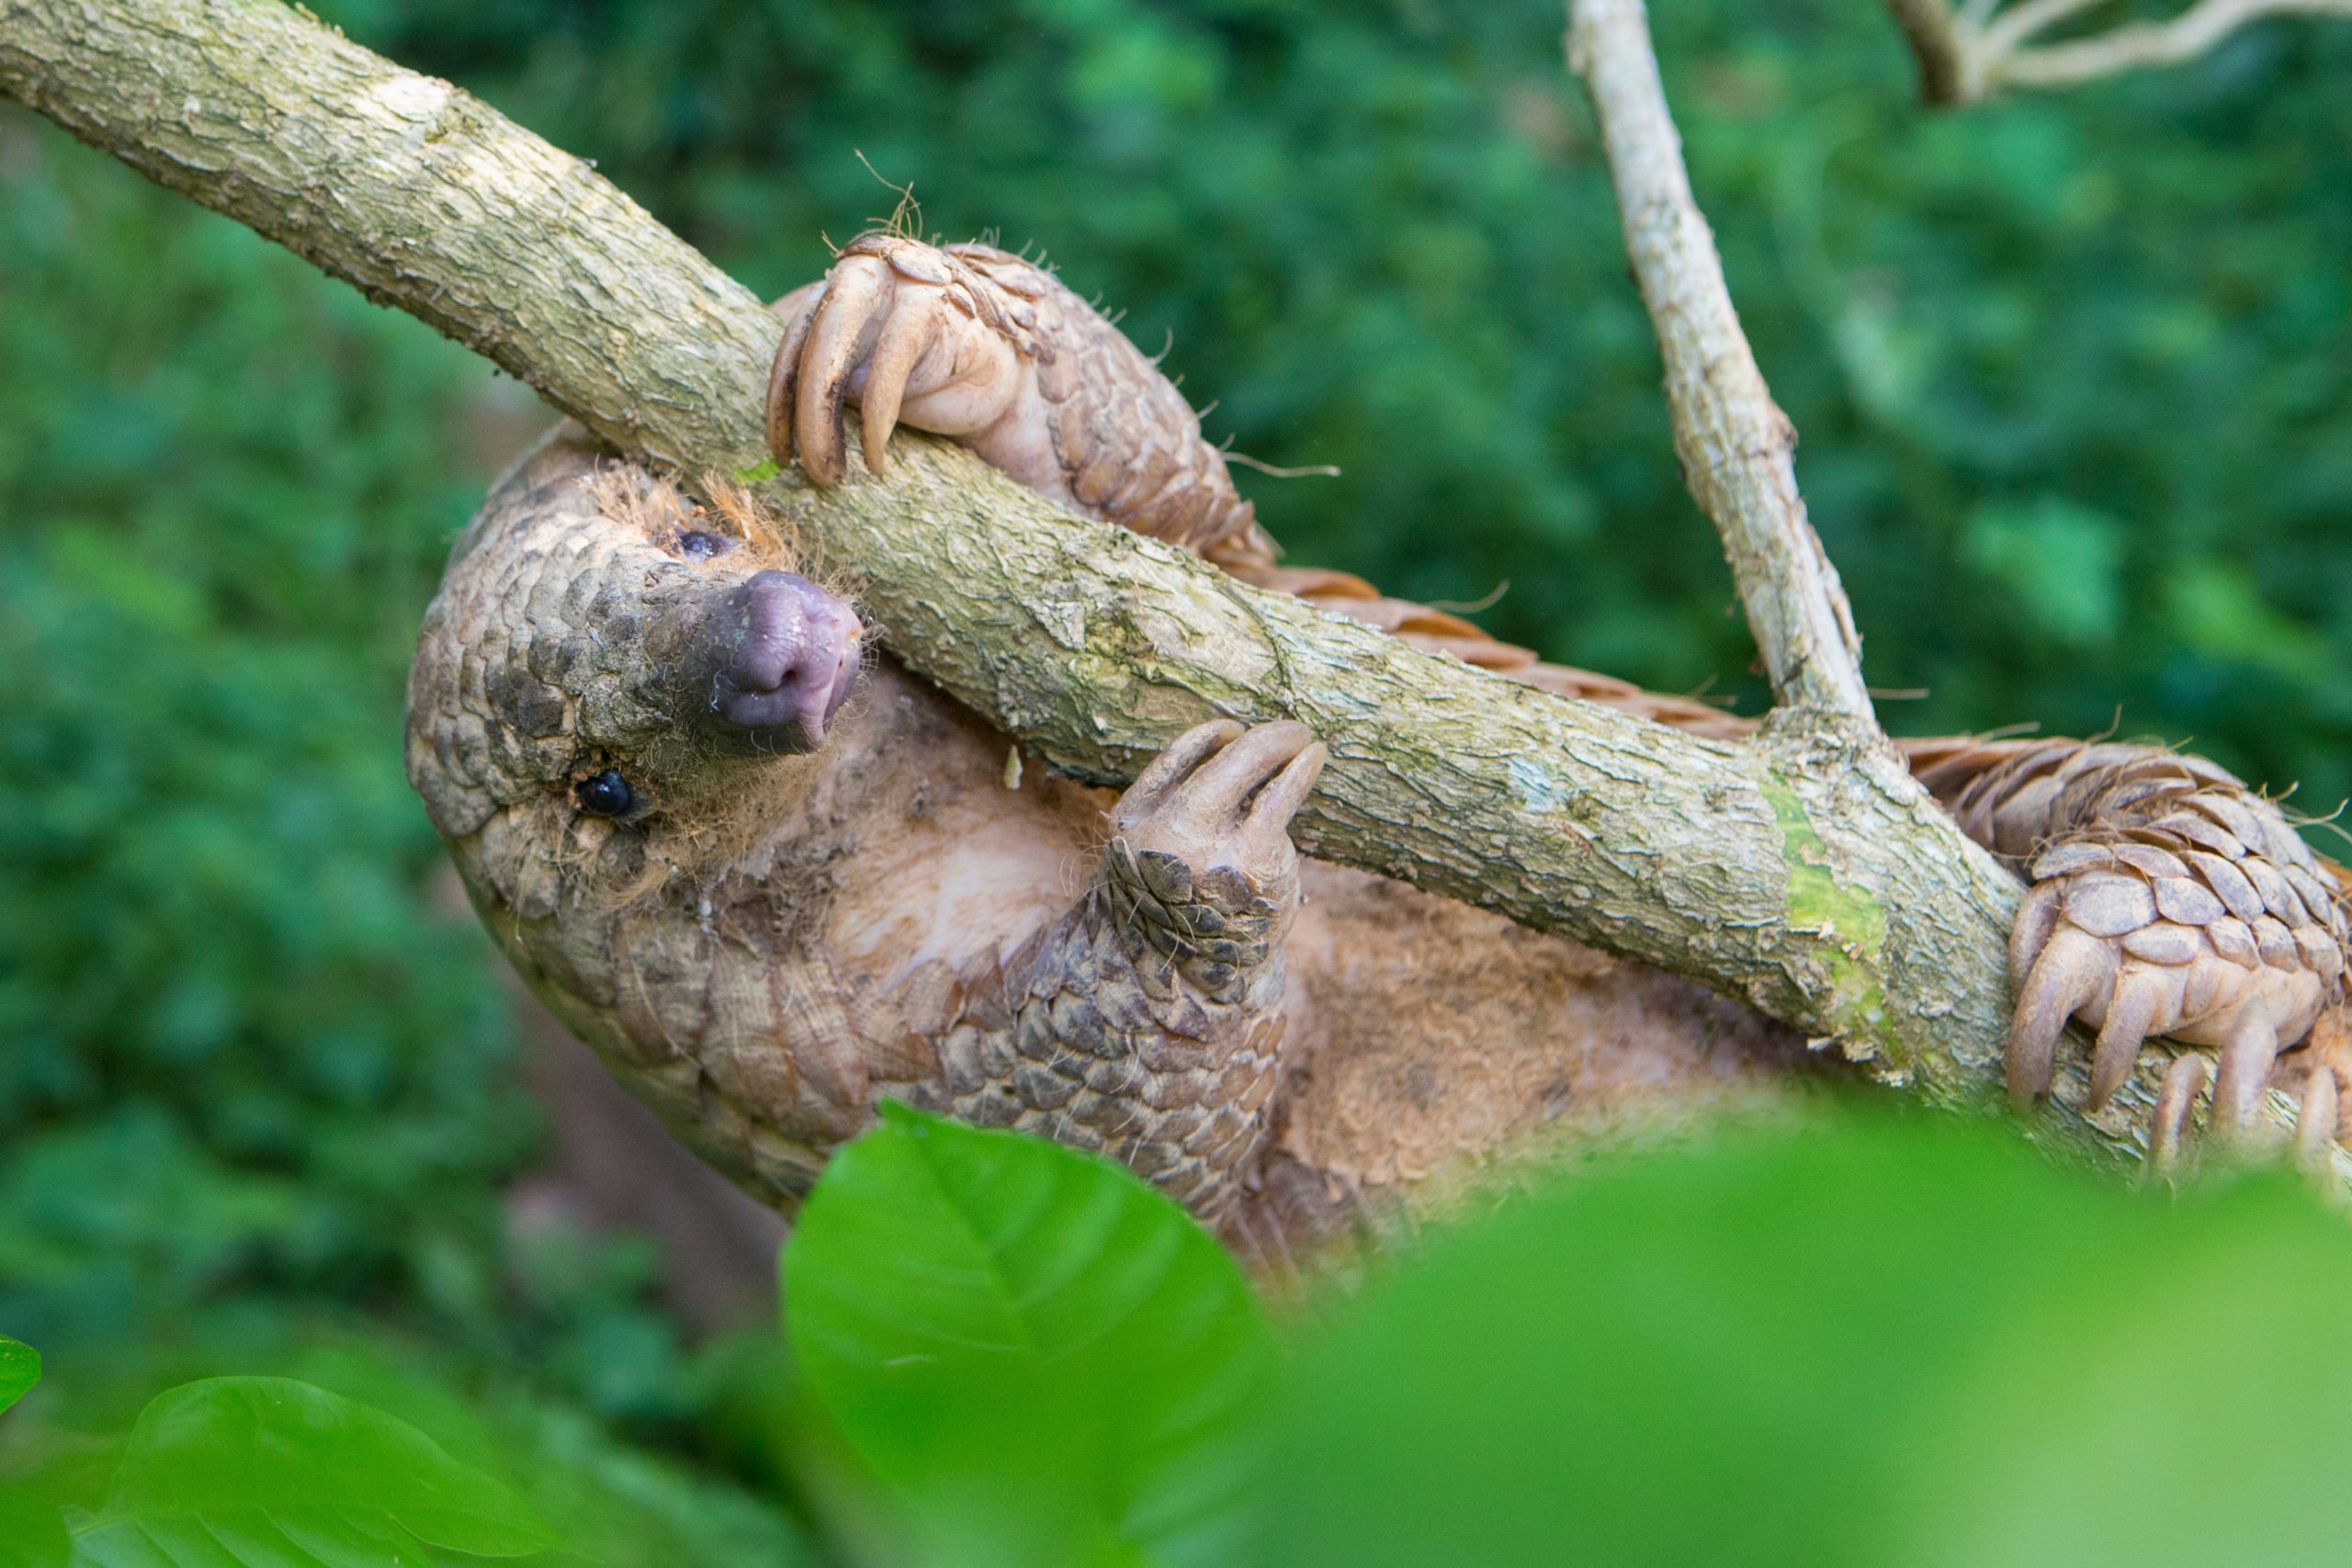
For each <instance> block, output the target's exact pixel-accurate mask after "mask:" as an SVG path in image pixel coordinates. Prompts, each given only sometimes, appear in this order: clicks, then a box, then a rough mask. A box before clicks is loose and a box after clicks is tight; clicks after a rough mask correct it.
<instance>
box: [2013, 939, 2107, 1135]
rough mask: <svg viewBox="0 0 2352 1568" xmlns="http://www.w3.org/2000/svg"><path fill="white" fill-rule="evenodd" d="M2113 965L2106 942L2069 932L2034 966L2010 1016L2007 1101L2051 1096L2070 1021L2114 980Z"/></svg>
mask: <svg viewBox="0 0 2352 1568" xmlns="http://www.w3.org/2000/svg"><path fill="white" fill-rule="evenodd" d="M2115 964H2116V960H2115V953H2114V952H2113V951H2112V950H2111V949H2109V947H2108V945H2107V944H2106V943H2105V942H2101V941H2099V940H2098V938H2097V937H2095V936H2091V935H2089V934H2087V933H2086V932H2083V931H2074V930H2071V929H2069V930H2066V931H2060V932H2059V933H2058V934H2057V935H2056V936H2055V937H2053V938H2052V939H2051V942H2050V945H2049V946H2047V947H2045V948H2043V949H2042V950H2041V957H2039V958H2037V959H2035V960H2034V964H2033V968H2032V970H2031V971H2030V973H2028V975H2027V976H2026V977H2025V984H2024V985H2023V986H2020V987H2018V1005H2017V1010H2016V1011H2014V1012H2013V1013H2011V1014H2010V1015H2009V1054H2008V1078H2009V1097H2010V1098H2011V1099H2012V1100H2016V1101H2017V1102H2018V1105H2020V1106H2024V1105H2027V1104H2030V1103H2031V1101H2032V1100H2033V1099H2034V1098H2035V1097H2036V1096H2037V1095H2043V1094H2047V1093H2049V1092H2050V1079H2051V1075H2052V1071H2053V1070H2054V1068H2055V1066H2056V1063H2057V1060H2058V1037H2059V1036H2060V1035H2061V1034H2064V1032H2066V1021H2067V1020H2068V1019H2070V1018H2072V1017H2074V1016H2075V1009H2077V1008H2079V1007H2081V1006H2083V1005H2084V1004H2085V1003H2086V1002H2088V1001H2089V1000H2090V999H2091V998H2094V997H2096V996H2098V993H2099V990H2100V988H2101V987H2104V986H2106V985H2107V984H2108V983H2109V981H2111V980H2112V979H2114V977H2115Z"/></svg>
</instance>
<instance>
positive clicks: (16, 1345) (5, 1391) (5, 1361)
mask: <svg viewBox="0 0 2352 1568" xmlns="http://www.w3.org/2000/svg"><path fill="white" fill-rule="evenodd" d="M37 1382H40V1351H38V1350H36V1349H34V1348H32V1347H31V1346H29V1345H26V1344H22V1343H20V1342H18V1341H17V1340H14V1339H11V1338H9V1337H7V1336H6V1335H5V1334H0V1410H6V1409H7V1408H8V1406H10V1405H12V1404H16V1403H17V1401H18V1400H20V1399H22V1398H24V1397H25V1395H26V1394H28V1393H31V1392H32V1386H33V1384H35V1383H37Z"/></svg>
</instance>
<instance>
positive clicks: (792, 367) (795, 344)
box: [767, 282, 825, 468]
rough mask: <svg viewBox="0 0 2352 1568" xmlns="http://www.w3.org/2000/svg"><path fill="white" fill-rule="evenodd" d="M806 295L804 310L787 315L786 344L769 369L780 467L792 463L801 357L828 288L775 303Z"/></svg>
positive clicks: (771, 431)
mask: <svg viewBox="0 0 2352 1568" xmlns="http://www.w3.org/2000/svg"><path fill="white" fill-rule="evenodd" d="M803 295H806V296H808V298H807V299H806V301H805V303H804V307H803V308H801V309H798V310H789V311H786V316H785V319H786V322H787V324H786V327H785V329H784V343H783V345H782V346H781V347H779V348H778V349H777V350H776V351H775V364H774V365H772V366H770V367H768V409H767V418H768V456H769V457H773V458H775V461H776V465H777V467H779V468H781V467H783V466H785V465H786V464H788V463H790V462H791V461H792V453H793V440H792V411H793V403H794V398H795V395H796V393H797V389H798V387H799V384H800V355H801V351H802V350H803V349H804V348H806V347H807V346H808V343H809V323H810V322H812V321H815V320H816V319H817V311H818V310H819V309H820V307H821V306H822V305H823V304H824V301H825V286H824V285H823V284H822V283H821V282H820V283H816V284H812V285H810V286H809V288H801V289H795V290H794V291H793V292H792V293H791V294H788V295H786V296H785V298H784V299H779V300H777V301H776V304H777V307H778V308H779V309H782V308H783V307H785V306H786V305H788V304H790V303H791V301H792V300H793V299H798V298H800V297H801V296H803Z"/></svg>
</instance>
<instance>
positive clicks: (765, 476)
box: [735, 457, 784, 485]
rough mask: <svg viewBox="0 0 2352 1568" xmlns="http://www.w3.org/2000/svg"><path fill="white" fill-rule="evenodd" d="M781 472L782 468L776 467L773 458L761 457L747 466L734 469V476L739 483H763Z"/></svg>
mask: <svg viewBox="0 0 2352 1568" xmlns="http://www.w3.org/2000/svg"><path fill="white" fill-rule="evenodd" d="M782 472H784V470H783V469H782V468H777V467H776V464H775V458H773V457H763V458H762V459H761V460H760V461H758V462H756V463H753V464H752V465H751V466H750V467H749V468H738V469H736V470H735V478H736V480H737V482H738V483H741V484H747V485H756V484H765V483H766V482H767V481H768V480H770V479H774V478H775V477H776V475H778V474H780V473H782Z"/></svg>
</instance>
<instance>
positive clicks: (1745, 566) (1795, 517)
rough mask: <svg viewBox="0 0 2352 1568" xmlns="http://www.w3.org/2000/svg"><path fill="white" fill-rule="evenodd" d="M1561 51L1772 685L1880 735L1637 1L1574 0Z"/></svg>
mask: <svg viewBox="0 0 2352 1568" xmlns="http://www.w3.org/2000/svg"><path fill="white" fill-rule="evenodd" d="M1568 65H1569V68H1570V69H1571V70H1573V71H1574V72H1575V73H1577V75H1578V76H1580V77H1582V78H1583V79H1584V85H1585V90H1586V92H1587V93H1589V95H1590V96H1591V98H1592V107H1593V113H1594V115H1595V116H1596V117H1597V118H1599V119H1600V139H1601V142H1602V144H1603V146H1605V147H1606V149H1607V150H1608V154H1609V173H1610V176H1611V179H1612V180H1613V181H1614V182H1615V184H1616V187H1617V209H1618V210H1619V211H1620V212H1621V213H1622V214H1623V217H1624V224H1625V254H1627V255H1628V256H1630V257H1631V258H1632V260H1633V264H1634V278H1635V280H1636V281H1637V282H1638V283H1639V284H1640V285H1641V290H1642V302H1643V303H1644V304H1645V305H1647V306H1648V307H1649V312H1650V321H1651V322H1652V323H1653V324H1654V325H1655V326H1656V327H1657V346H1658V352H1659V354H1660V355H1661V356H1663V357H1664V359H1665V361H1666V395H1667V401H1668V404H1669V405H1670V406H1671V407H1672V409H1673V412H1674V450H1675V455H1676V456H1677V457H1679V458H1681V460H1682V477H1683V479H1684V480H1685V481H1686V482H1687V483H1688V484H1689V485H1690V487H1691V495H1692V496H1693V497H1694V498H1695V499H1696V500H1697V501H1698V502H1699V506H1700V509H1701V510H1702V511H1703V512H1704V513H1706V514H1707V516H1708V517H1709V518H1710V519H1712V520H1713V523H1714V525H1715V532H1716V533H1718V534H1720V535H1721V536H1723V541H1724V554H1725V555H1726V556H1728V557H1729V558H1730V559H1731V570H1732V578H1733V580H1734V581H1736V583H1737V584H1738V586H1739V597H1740V602H1741V603H1742V604H1744V605H1745V606H1746V607H1747V626H1748V629H1749V630H1750V631H1751V632H1753V633H1754V634H1755V637H1756V644H1757V647H1758V649H1759V650H1760V651H1761V652H1762V654H1763V656H1764V668H1765V670H1766V671H1767V672H1768V673H1769V674H1770V676H1771V680H1772V693H1773V695H1774V696H1775V697H1776V698H1777V699H1778V700H1779V701H1780V702H1781V705H1783V706H1803V707H1810V708H1815V709H1817V710H1819V711H1821V712H1823V713H1825V714H1834V715H1838V716H1842V717H1844V718H1845V719H1847V720H1849V721H1850V722H1851V723H1853V724H1855V725H1857V726H1859V727H1860V728H1863V729H1866V730H1867V731H1869V732H1871V733H1873V734H1875V733H1876V732H1877V730H1878V719H1877V716H1875V715H1874V714H1873V713H1872V712H1871V699H1870V694H1869V692H1868V691H1866V690H1865V689H1864V688H1863V685H1862V651H1861V639H1860V637H1857V636H1856V635H1855V632H1854V614H1853V610H1852V609H1851V608H1850V607H1849V605H1848V604H1847V603H1846V591H1845V589H1844V588H1842V587H1841V586H1839V584H1838V571H1837V569H1836V568H1835V567H1833V566H1831V565H1830V564H1829V556H1828V553H1827V552H1826V551H1825V550H1823V549H1822V547H1821V539H1820V537H1819V536H1817V535H1816V534H1815V533H1814V531H1813V524H1812V523H1811V522H1810V521H1809V520H1808V519H1807V518H1806V516H1805V510H1804V498H1803V497H1802V496H1800V495H1799V494H1798V493H1797V476H1796V466H1795V463H1794V462H1793V460H1792V454H1793V453H1794V452H1795V450H1796V444H1797V433H1796V429H1795V427H1794V426H1793V425H1792V424H1790V423H1789V419H1788V416H1787V415H1786V414H1784V413H1782V412H1781V410H1780V408H1779V406H1778V405H1777V404H1775V403H1774V402H1773V401H1772V394H1771V391H1770V389H1769V388H1767V387H1766V386H1765V385H1764V374H1763V372H1762V371H1761V370H1759V369H1758V368H1757V366H1756V355H1755V353H1754V351H1752V350H1751V349H1750V348H1749V347H1748V346H1747V334H1746V333H1743V332H1741V331H1740V327H1739V315H1738V312H1736V310H1733V309H1732V303H1731V290H1730V288H1728V287H1727V286H1726V285H1725V284H1724V267H1723V261H1722V258H1721V257H1719V256H1718V255H1716V254H1715V240H1714V235H1713V233H1712V232H1711V231H1709V230H1708V228H1707V220H1706V219H1705V218H1703V217H1702V216H1701V215H1700V212H1699V204H1698V203H1697V202H1696V201H1695V200H1693V199H1692V197H1691V176H1690V174H1689V172H1688V171H1686V170H1685V169H1684V168H1683V166H1682V139H1681V138H1680V137H1679V135H1677V134H1676V133H1675V130H1674V120H1673V118H1672V117H1671V116H1670V115H1669V114H1668V112H1667V107H1666V88H1665V86H1664V85H1662V84H1661V83H1660V82H1659V80H1658V73H1657V52H1656V51H1654V50H1653V49H1652V48H1651V47H1650V34H1649V23H1648V21H1647V20H1646V18H1645V17H1644V15H1643V10H1642V0H1570V5H1569V6H1568Z"/></svg>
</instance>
